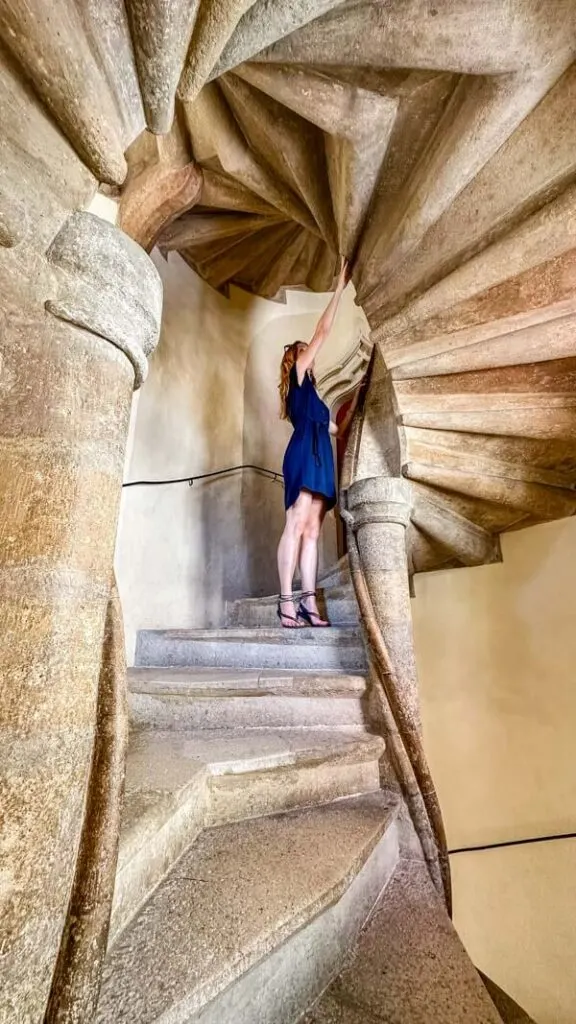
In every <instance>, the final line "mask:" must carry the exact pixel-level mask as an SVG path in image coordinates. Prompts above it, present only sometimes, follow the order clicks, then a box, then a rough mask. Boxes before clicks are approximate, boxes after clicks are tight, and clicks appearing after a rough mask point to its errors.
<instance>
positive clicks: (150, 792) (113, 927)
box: [110, 733, 210, 942]
mask: <svg viewBox="0 0 576 1024" xmlns="http://www.w3.org/2000/svg"><path fill="white" fill-rule="evenodd" d="M209 774H210V772H209V766H208V765H207V763H206V762H205V761H202V760H201V759H199V758H198V759H192V758H190V757H183V756H182V755H181V753H180V751H179V750H177V749H172V748H171V746H170V744H169V743H166V741H165V740H164V739H163V738H162V737H159V738H158V742H155V741H153V742H151V743H150V742H146V740H145V739H143V738H141V737H140V736H139V735H138V734H134V733H132V734H131V736H130V743H129V746H128V757H127V759H126V783H125V791H124V806H123V809H122V822H121V828H120V845H119V849H118V865H117V869H116V882H115V886H114V899H113V904H112V918H111V922H110V942H113V941H114V939H115V937H116V936H117V935H118V934H119V932H120V931H122V929H123V928H124V927H125V926H126V924H127V922H128V921H129V920H130V919H131V918H132V917H133V915H134V913H135V912H136V910H137V909H138V907H139V906H141V904H142V903H143V902H144V900H145V899H147V897H148V896H149V895H150V893H151V892H152V890H153V889H154V888H155V887H156V886H157V885H158V882H159V881H160V880H161V879H162V878H163V877H164V875H165V874H166V872H167V871H169V870H170V868H171V867H172V865H173V864H174V863H175V862H176V861H177V859H178V857H179V856H180V854H181V853H183V851H184V850H185V849H186V848H187V847H188V846H189V845H190V843H192V842H193V841H194V839H195V838H196V837H197V836H198V835H199V833H200V832H201V831H202V829H203V828H204V823H205V820H206V814H207V808H208V802H209V790H208V778H209Z"/></svg>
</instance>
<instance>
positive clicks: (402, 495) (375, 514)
mask: <svg viewBox="0 0 576 1024" xmlns="http://www.w3.org/2000/svg"><path fill="white" fill-rule="evenodd" d="M346 496H347V511H348V513H349V516H348V517H347V518H348V519H349V522H350V525H351V526H352V529H353V530H359V529H360V528H361V527H362V526H367V525H368V524H369V523H398V524H399V525H400V526H404V527H406V526H408V523H409V522H410V514H411V511H412V502H411V497H412V488H411V486H410V483H409V481H408V480H404V479H403V478H402V477H386V476H374V477H367V478H366V479H363V480H355V481H354V483H353V484H351V485H350V487H349V488H348V490H347V492H346Z"/></svg>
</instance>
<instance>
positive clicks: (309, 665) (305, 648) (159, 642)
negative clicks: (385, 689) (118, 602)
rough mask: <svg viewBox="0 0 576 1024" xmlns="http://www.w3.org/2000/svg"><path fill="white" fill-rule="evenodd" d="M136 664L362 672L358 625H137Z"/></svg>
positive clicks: (360, 640) (361, 643) (362, 652)
mask: <svg viewBox="0 0 576 1024" xmlns="http://www.w3.org/2000/svg"><path fill="white" fill-rule="evenodd" d="M135 661H136V666H137V667H139V668H140V667H143V666H150V665H154V666H169V665H172V666H181V667H184V666H204V667H206V668H208V667H213V668H256V669H261V668H274V669H285V670H286V669H307V670H310V669H312V670H325V671H326V670H331V671H335V672H364V671H365V669H366V655H365V652H364V645H363V642H362V636H361V633H360V630H359V629H352V628H331V629H311V628H306V629H282V627H278V628H276V629H242V628H236V629H233V628H232V629H142V630H140V631H139V633H138V636H137V640H136V658H135Z"/></svg>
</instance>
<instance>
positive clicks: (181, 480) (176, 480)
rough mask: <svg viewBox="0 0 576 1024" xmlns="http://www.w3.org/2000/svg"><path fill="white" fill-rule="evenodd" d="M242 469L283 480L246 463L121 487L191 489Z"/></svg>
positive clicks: (128, 482)
mask: <svg viewBox="0 0 576 1024" xmlns="http://www.w3.org/2000/svg"><path fill="white" fill-rule="evenodd" d="M244 469H252V470H253V471H254V472H255V473H260V474H262V476H265V477H267V478H268V479H269V480H273V481H283V480H284V477H283V475H282V473H278V472H277V471H276V470H274V469H266V467H265V466H254V465H252V463H246V464H244V465H242V466H228V468H227V469H217V470H215V472H213V473H199V474H197V475H196V476H178V477H173V478H172V479H169V480H128V481H127V482H126V483H124V484H122V487H156V486H163V485H164V484H188V486H189V487H192V484H194V483H196V481H197V480H211V479H214V477H217V476H227V474H228V473H238V472H239V471H240V470H244Z"/></svg>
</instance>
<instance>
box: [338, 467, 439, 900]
mask: <svg viewBox="0 0 576 1024" xmlns="http://www.w3.org/2000/svg"><path fill="white" fill-rule="evenodd" d="M410 497H411V488H410V484H409V482H408V481H407V480H404V479H402V478H397V477H386V476H379V477H369V478H365V479H359V480H356V481H355V482H354V483H352V484H351V485H350V487H349V488H348V490H347V492H346V495H345V504H346V509H345V511H344V513H343V516H344V518H345V519H346V521H347V522H348V525H349V526H350V527H351V529H352V537H351V543H350V569H351V573H352V580H353V583H354V588H355V591H356V595H357V598H358V603H359V607H360V613H361V619H362V622H363V625H364V628H365V630H366V634H367V639H368V645H369V651H370V655H371V662H372V669H373V675H374V680H373V682H374V687H375V690H376V696H377V699H378V714H379V717H381V719H382V726H383V731H384V733H385V738H386V742H387V751H388V757H389V760H390V764H391V767H392V768H393V770H394V774H395V777H396V780H397V783H398V784H399V786H400V788H401V790H402V793H403V796H404V799H405V801H406V807H407V809H408V811H409V814H410V818H411V821H412V825H413V826H414V829H415V831H416V834H417V836H418V839H419V840H420V845H421V847H422V851H423V854H424V857H425V859H426V862H427V864H428V867H429V870H430V874H431V877H432V879H433V881H434V883H435V884H436V886H437V888H438V890H439V891H440V892H441V893H442V894H443V895H444V897H445V900H446V904H447V906H448V909H450V905H451V903H450V901H451V897H450V869H449V862H448V857H447V852H446V838H445V834H444V826H443V823H442V817H441V814H440V808H439V804H438V799H437V797H436V791H435V788H434V785H433V782H432V778H431V776H430V771H429V769H428V765H427V762H426V757H425V754H424V750H423V746H422V736H421V718H420V703H419V697H418V679H417V673H416V662H415V657H414V638H413V632H412V615H411V610H410V589H409V576H408V564H407V556H406V540H405V530H406V527H407V525H408V523H409V522H410V511H411V504H410ZM410 831H411V829H410ZM412 834H413V833H412Z"/></svg>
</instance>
